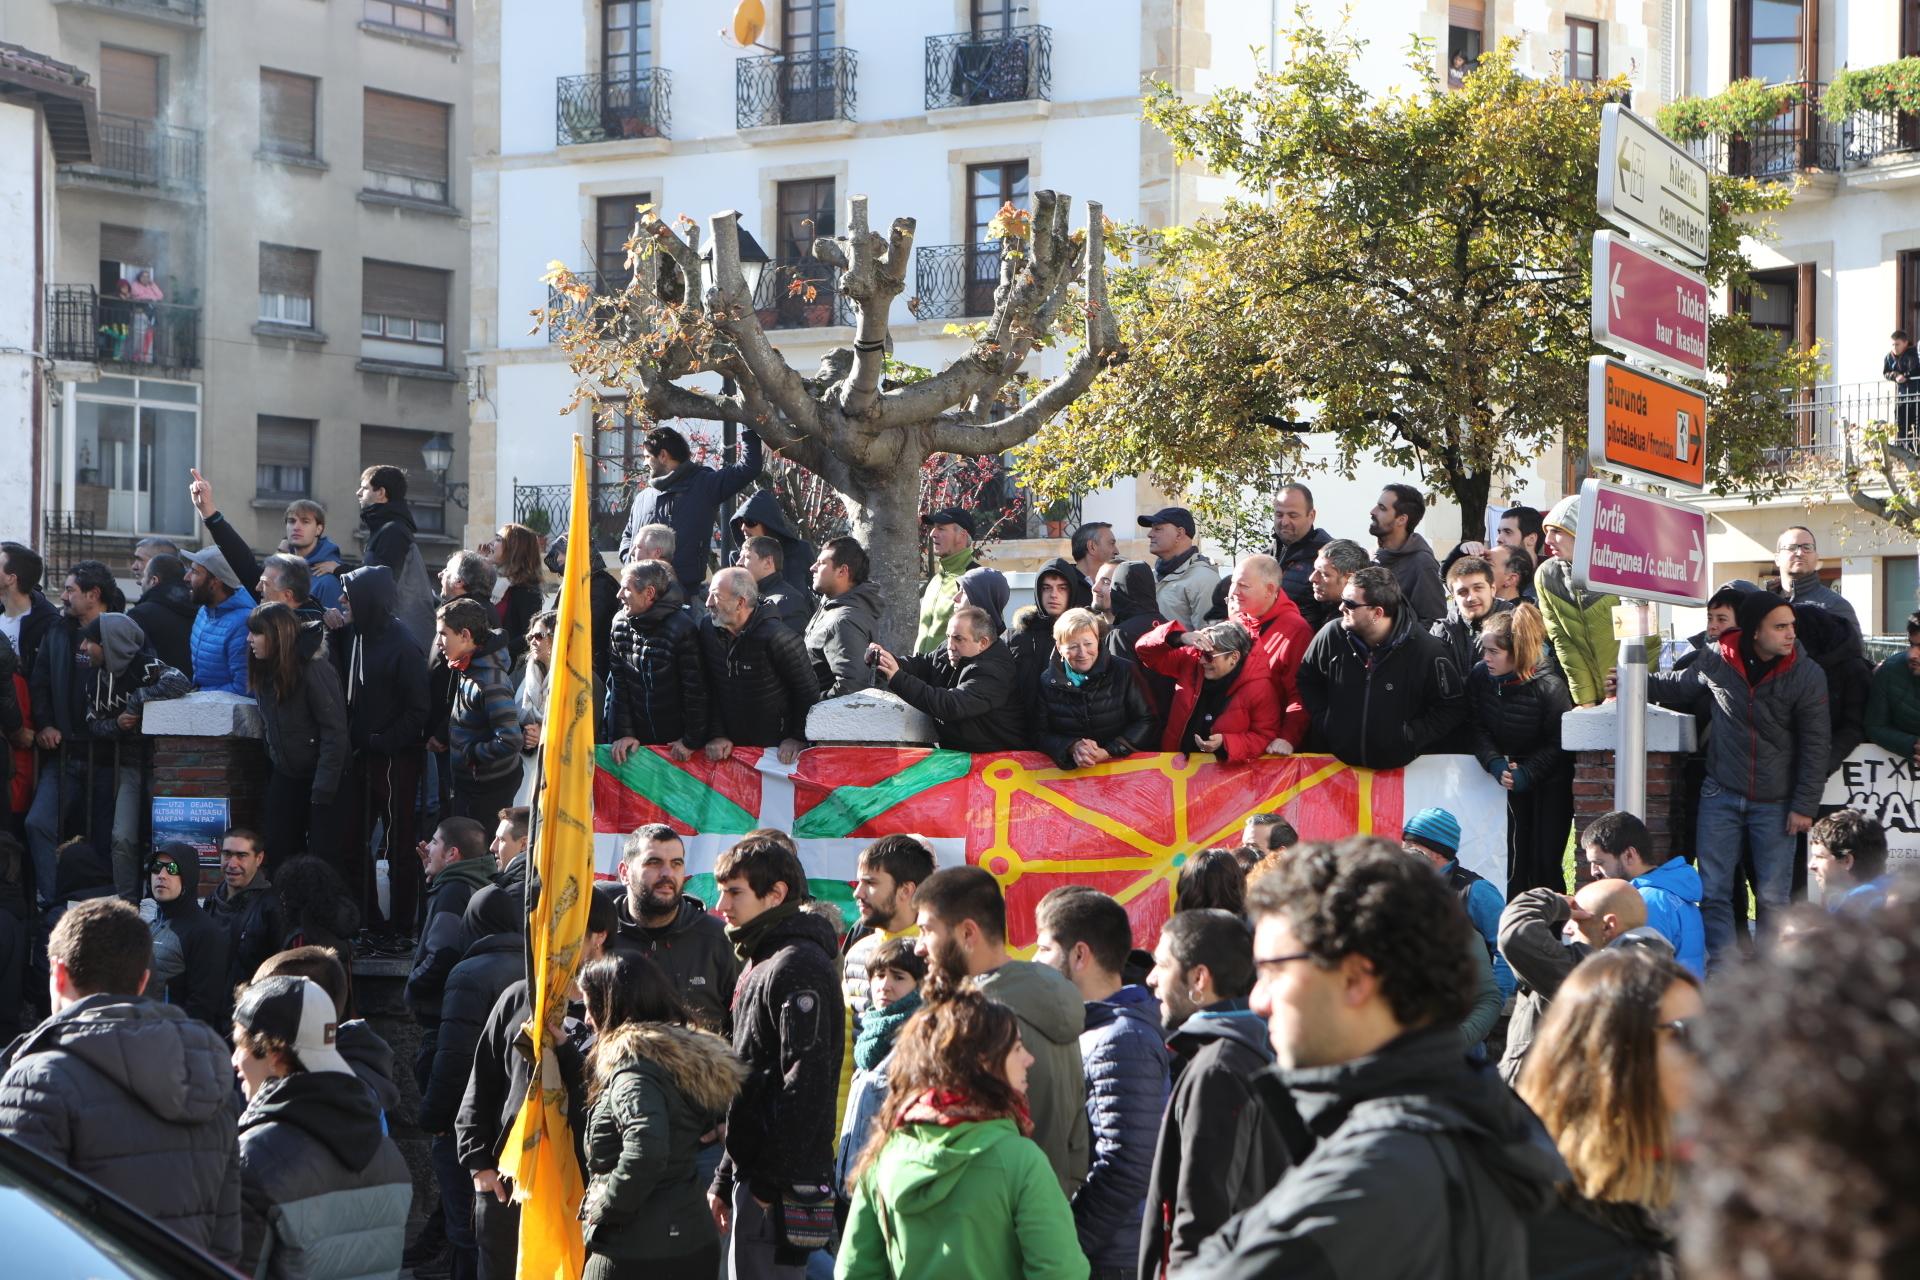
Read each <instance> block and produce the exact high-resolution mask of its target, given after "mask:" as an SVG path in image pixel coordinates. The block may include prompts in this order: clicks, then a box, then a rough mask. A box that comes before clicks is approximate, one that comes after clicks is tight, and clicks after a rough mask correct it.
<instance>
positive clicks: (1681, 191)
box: [1598, 102, 1709, 266]
mask: <svg viewBox="0 0 1920 1280" xmlns="http://www.w3.org/2000/svg"><path fill="white" fill-rule="evenodd" d="M1598 197H1599V206H1600V216H1601V217H1603V218H1605V219H1606V220H1607V221H1608V222H1611V223H1612V224H1613V225H1614V226H1616V227H1619V228H1620V229H1621V230H1623V231H1630V232H1634V233H1636V234H1640V235H1647V236H1652V237H1654V238H1655V239H1657V240H1659V241H1660V242H1662V243H1663V244H1666V245H1668V246H1670V247H1671V248H1672V250H1673V252H1674V253H1675V254H1676V255H1677V256H1679V257H1680V258H1682V259H1684V260H1685V261H1687V262H1690V263H1693V264H1695V265H1696V266H1704V265H1705V264H1706V261H1707V227H1708V224H1709V219H1708V205H1707V168H1706V166H1705V165H1703V164H1701V163H1700V162H1699V161H1698V160H1695V159H1694V158H1693V157H1692V156H1690V155H1688V154H1687V153H1686V152H1684V151H1682V150H1681V149H1680V148H1679V147H1676V146H1675V145H1674V144H1673V143H1672V142H1670V141H1669V140H1668V139H1667V136H1666V135H1665V134H1663V133H1661V132H1660V131H1659V130H1658V129H1656V128H1654V127H1653V125H1651V124H1649V123H1648V122H1647V121H1645V120H1642V119H1641V118H1640V117H1639V116H1636V115H1635V114H1633V112H1631V111H1629V110H1627V109H1626V108H1625V107H1623V106H1621V105H1620V104H1618V103H1614V102H1610V103H1608V104H1607V105H1606V106H1604V107H1602V108H1601V109H1600V189H1599V193H1598Z"/></svg>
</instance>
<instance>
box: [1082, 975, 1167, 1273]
mask: <svg viewBox="0 0 1920 1280" xmlns="http://www.w3.org/2000/svg"><path fill="white" fill-rule="evenodd" d="M1080 1057H1081V1060H1082V1062H1083V1063H1084V1064H1085V1066H1086V1073H1087V1124H1088V1127H1089V1128H1090V1129H1091V1130H1092V1132H1093V1163H1092V1165H1091V1166H1090V1167H1089V1168H1088V1169H1087V1180H1086V1181H1085V1182H1083V1183H1081V1184H1080V1189H1079V1190H1078V1191H1076V1192H1074V1194H1073V1226H1074V1230H1075V1231H1076V1232H1077V1233H1078V1234H1079V1237H1080V1248H1081V1249H1082V1250H1083V1251H1084V1252H1085V1253H1086V1255H1087V1260H1088V1261H1089V1262H1091V1263H1092V1264H1093V1267H1094V1269H1095V1270H1096V1271H1098V1270H1102V1269H1104V1268H1107V1267H1132V1266H1133V1265H1134V1263H1135V1262H1136V1261H1137V1260H1138V1258H1139V1253H1140V1219H1141V1215H1142V1214H1143V1213H1144V1212H1145V1211H1146V1203H1147V1184H1148V1183H1149V1182H1150V1181H1151V1179H1152V1176H1153V1151H1154V1144H1155V1142H1156V1141H1157V1140H1158V1138H1159V1134H1160V1116H1161V1113H1162V1112H1164V1111H1165V1110H1166V1108H1167V1060H1168V1055H1167V1042H1166V1036H1165V1033H1164V1032H1163V1031H1162V1030H1161V1027H1160V1005H1159V1002H1158V1001H1156V1000H1155V999H1154V998H1153V994H1152V993H1151V992H1149V991H1148V990H1147V989H1146V988H1145V987H1140V986H1129V987H1122V988H1120V989H1119V990H1118V991H1116V992H1114V993H1113V996H1112V998H1111V999H1107V1000H1089V1001H1088V1002H1087V1029H1086V1030H1085V1031H1082V1032H1081V1033H1080Z"/></svg>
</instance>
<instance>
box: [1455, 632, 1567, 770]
mask: <svg viewBox="0 0 1920 1280" xmlns="http://www.w3.org/2000/svg"><path fill="white" fill-rule="evenodd" d="M1467 699H1468V702H1469V704H1470V705H1471V706H1472V708H1473V715H1472V727H1473V757H1474V759H1476V760H1478V761H1479V762H1480V767H1481V768H1482V769H1487V770H1489V771H1491V769H1492V767H1493V765H1494V763H1495V761H1496V760H1498V759H1502V758H1504V759H1505V760H1506V761H1507V763H1508V764H1517V765H1519V766H1521V767H1522V768H1524V769H1525V770H1526V773H1527V778H1528V781H1529V784H1530V785H1531V784H1538V783H1540V782H1543V781H1545V780H1546V779H1547V778H1549V777H1553V776H1556V775H1558V774H1559V773H1560V772H1562V771H1563V770H1564V769H1565V768H1566V766H1567V753H1566V752H1564V751H1562V750H1561V749H1560V717H1561V716H1564V715H1566V714H1567V713H1568V712H1569V711H1572V710H1573V695H1572V694H1570V693H1568V692H1567V682H1566V681H1565V680H1562V679H1561V678H1560V677H1559V676H1557V675H1554V674H1553V673H1551V672H1548V671H1537V672H1535V673H1534V676H1533V679H1531V680H1517V679H1513V678H1496V677H1495V676H1494V675H1492V674H1491V673H1490V672H1488V670H1487V664H1486V663H1484V662H1480V663H1476V664H1475V665H1474V667H1473V670H1472V672H1471V674H1469V675H1468V676H1467ZM1516 776H1518V775H1516Z"/></svg>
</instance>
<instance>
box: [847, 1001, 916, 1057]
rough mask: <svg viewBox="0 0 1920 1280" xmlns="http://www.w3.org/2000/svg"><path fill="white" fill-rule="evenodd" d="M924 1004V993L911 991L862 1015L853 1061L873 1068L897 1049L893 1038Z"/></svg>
mask: <svg viewBox="0 0 1920 1280" xmlns="http://www.w3.org/2000/svg"><path fill="white" fill-rule="evenodd" d="M919 1008H920V993H919V992H918V991H909V992H907V994H905V995H904V996H901V997H900V998H899V999H898V1000H895V1001H894V1002H893V1003H892V1004H890V1005H888V1006H887V1007H886V1008H884V1009H882V1008H881V1007H880V1006H879V1005H875V1006H873V1008H871V1009H869V1010H867V1011H866V1012H865V1013H863V1014H861V1015H860V1034H859V1035H857V1036H855V1037H854V1039H853V1065H854V1067H855V1068H857V1069H858V1070H861V1071H871V1070H873V1068H874V1066H875V1065H876V1064H877V1063H878V1062H879V1061H880V1059H882V1058H884V1057H886V1056H887V1055H888V1054H889V1053H891V1052H893V1038H894V1037H895V1036H897V1035H899V1034H900V1028H901V1027H904V1026H905V1025H907V1019H908V1018H911V1017H912V1016H913V1015H914V1014H915V1013H916V1012H917V1011H918V1010H919Z"/></svg>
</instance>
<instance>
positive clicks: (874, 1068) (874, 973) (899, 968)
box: [834, 938, 927, 1221]
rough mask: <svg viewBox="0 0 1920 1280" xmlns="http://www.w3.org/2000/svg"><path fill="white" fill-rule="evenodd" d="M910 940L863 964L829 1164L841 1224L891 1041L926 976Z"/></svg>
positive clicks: (915, 1006) (880, 1093) (879, 1097)
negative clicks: (862, 1005) (863, 984)
mask: <svg viewBox="0 0 1920 1280" xmlns="http://www.w3.org/2000/svg"><path fill="white" fill-rule="evenodd" d="M913 942H914V940H913V939H912V938H891V939H889V940H887V941H886V942H883V943H881V944H880V945H879V946H878V947H876V948H874V952H873V959H872V960H871V961H869V962H868V965H867V989H868V992H869V993H870V994H871V997H872V1000H873V1003H872V1004H871V1005H870V1006H869V1007H868V1008H867V1011H866V1012H865V1013H864V1014H862V1015H860V1031H859V1034H858V1035H857V1036H856V1037H855V1039H854V1042H853V1083H852V1084H851V1085H849V1086H848V1088H847V1113H846V1118H845V1119H844V1120H843V1121H842V1123H841V1125H840V1148H839V1154H838V1156H837V1158H836V1159H835V1161H834V1181H835V1183H837V1184H838V1187H839V1192H840V1209H841V1213H842V1218H843V1221H844V1215H845V1211H846V1204H847V1198H848V1197H849V1196H851V1195H852V1194H853V1186H852V1183H851V1181H850V1179H849V1175H850V1174H851V1173H852V1172H853V1163H854V1161H856V1160H858V1159H859V1158H860V1152H861V1151H862V1150H863V1149H864V1148H865V1147H866V1145H867V1139H868V1137H870V1136H871V1135H872V1132H873V1121H874V1118H875V1117H876V1116H878V1115H879V1114H880V1104H881V1103H882V1102H885V1101H886V1098H887V1062H888V1060H889V1059H890V1058H891V1057H892V1056H893V1042H894V1040H895V1039H896V1038H897V1037H898V1036H899V1034H900V1028H901V1027H904V1026H905V1025H906V1024H907V1019H908V1018H911V1017H912V1016H913V1015H914V1013H915V1012H916V1011H918V1010H919V1008H920V983H921V982H922V981H923V980H924V979H925V978H926V976H927V962H926V961H925V960H923V959H921V958H920V957H919V956H918V955H917V954H915V952H914V949H913Z"/></svg>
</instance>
